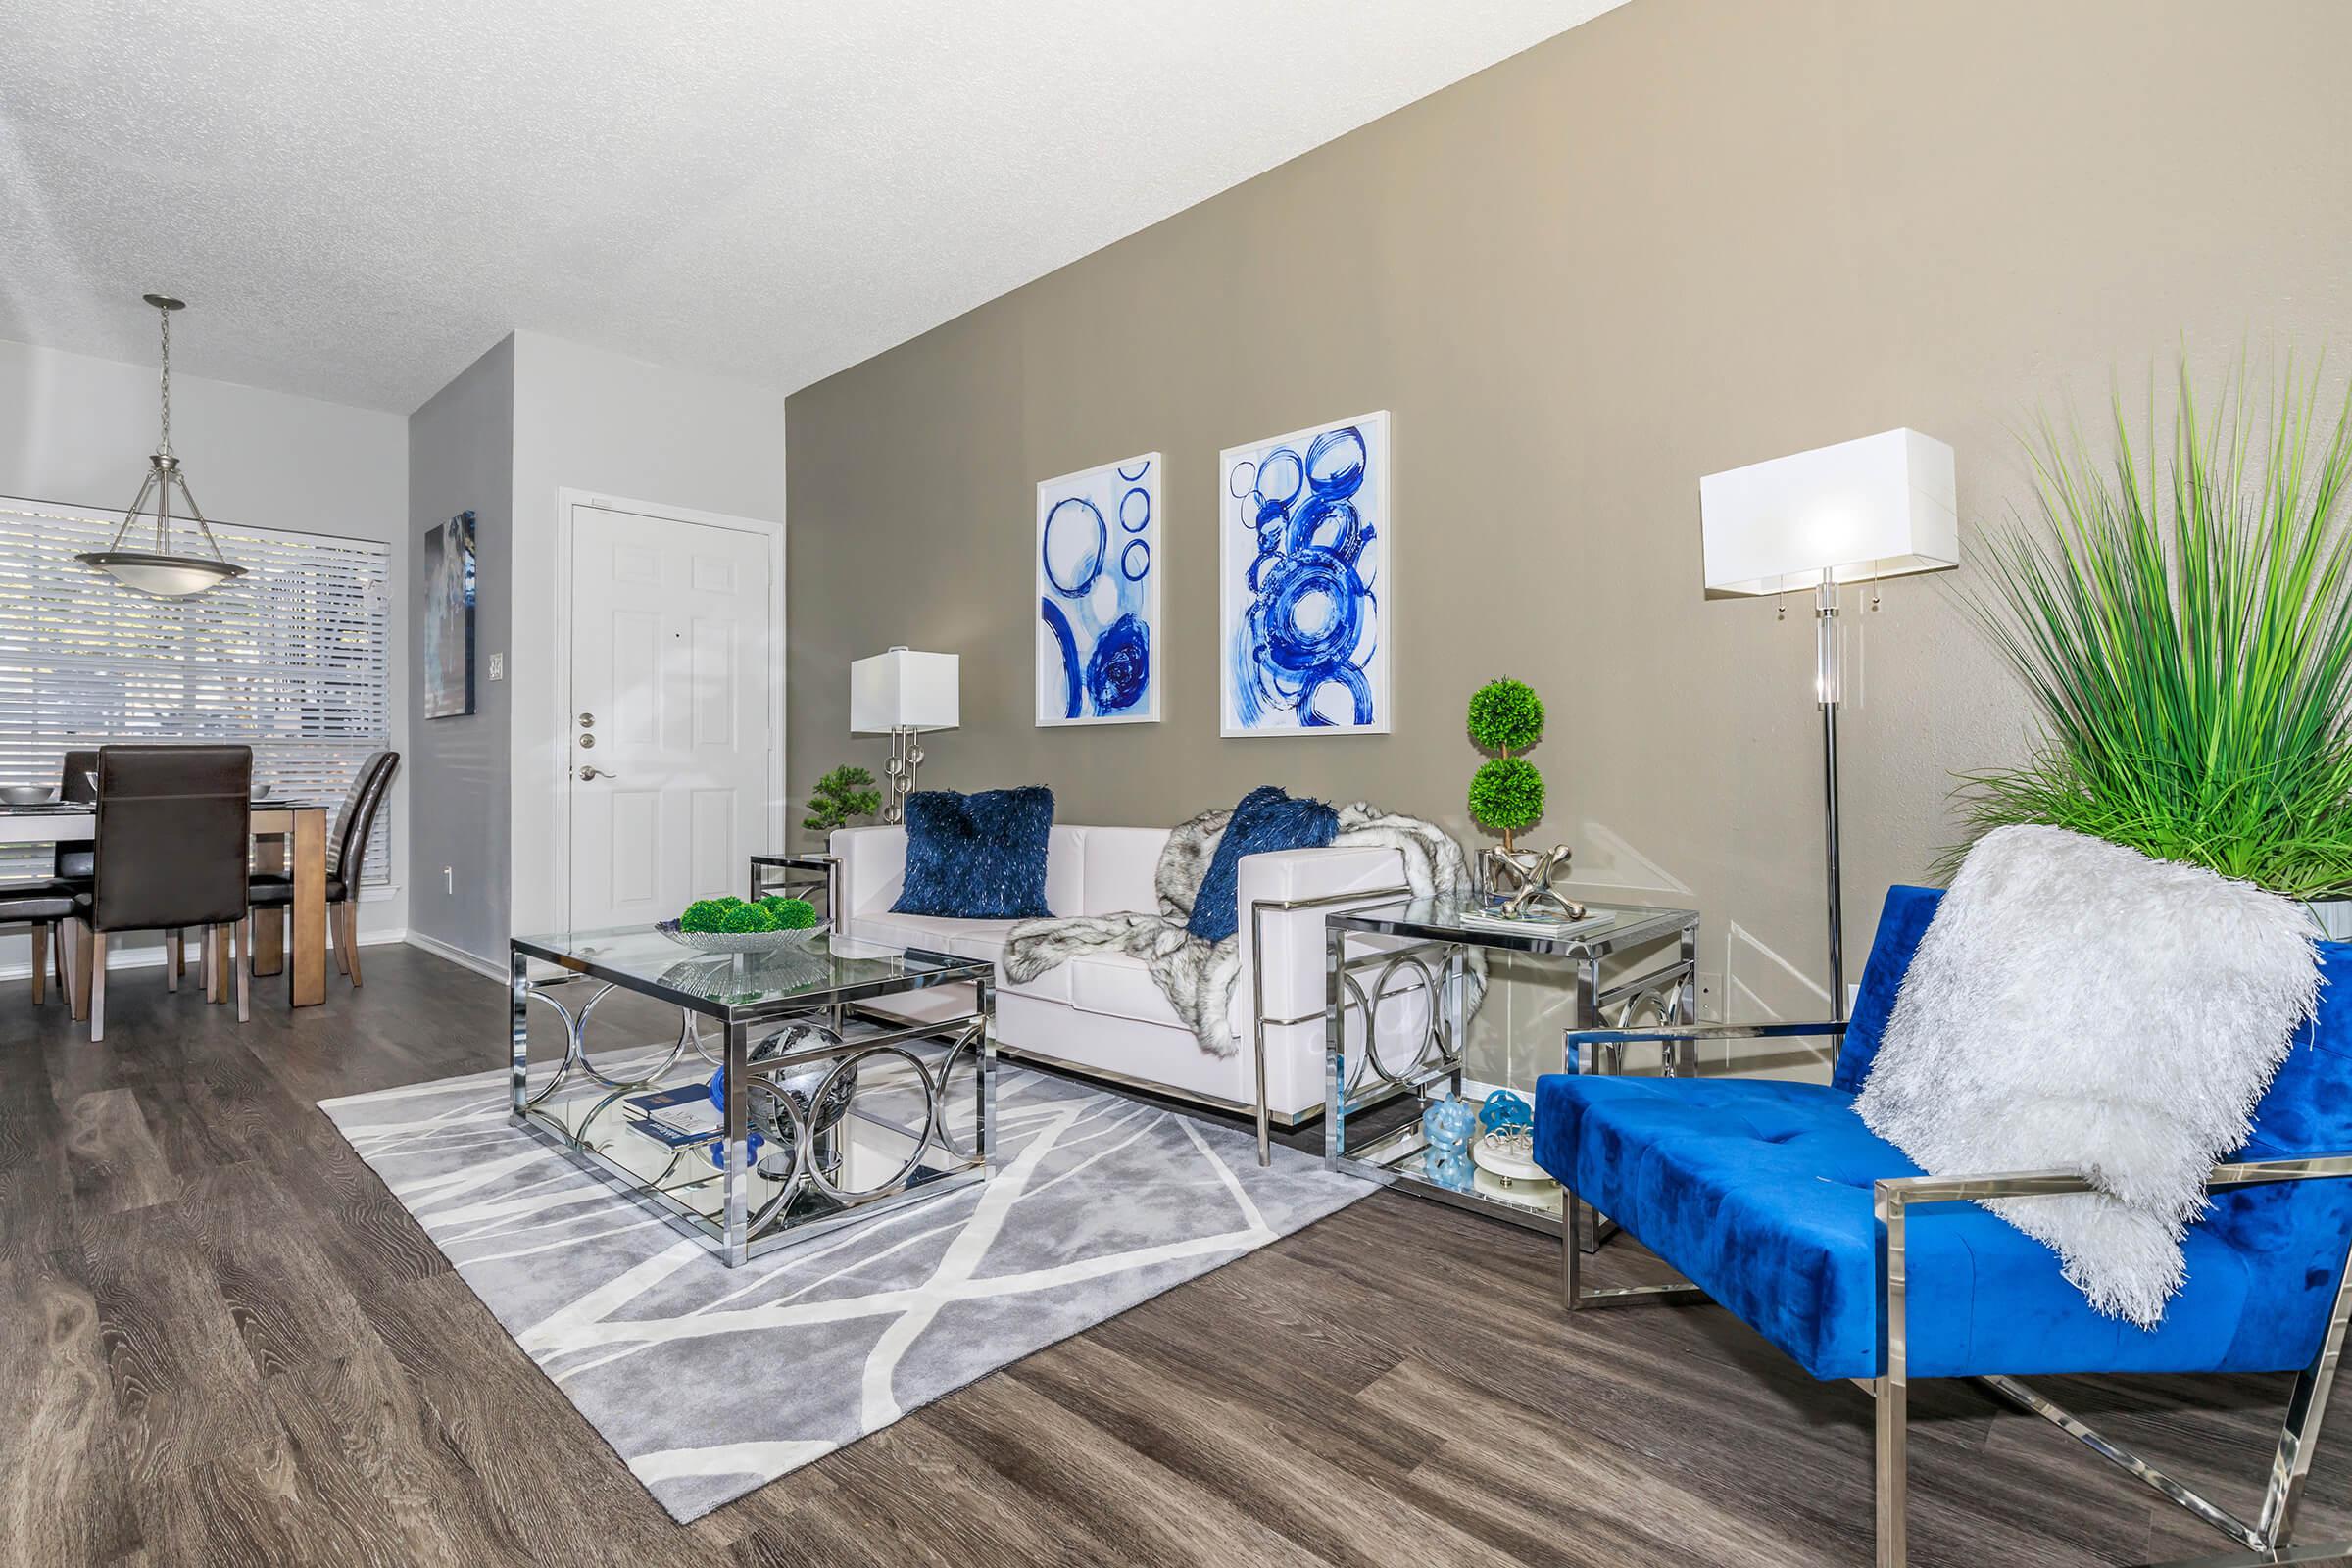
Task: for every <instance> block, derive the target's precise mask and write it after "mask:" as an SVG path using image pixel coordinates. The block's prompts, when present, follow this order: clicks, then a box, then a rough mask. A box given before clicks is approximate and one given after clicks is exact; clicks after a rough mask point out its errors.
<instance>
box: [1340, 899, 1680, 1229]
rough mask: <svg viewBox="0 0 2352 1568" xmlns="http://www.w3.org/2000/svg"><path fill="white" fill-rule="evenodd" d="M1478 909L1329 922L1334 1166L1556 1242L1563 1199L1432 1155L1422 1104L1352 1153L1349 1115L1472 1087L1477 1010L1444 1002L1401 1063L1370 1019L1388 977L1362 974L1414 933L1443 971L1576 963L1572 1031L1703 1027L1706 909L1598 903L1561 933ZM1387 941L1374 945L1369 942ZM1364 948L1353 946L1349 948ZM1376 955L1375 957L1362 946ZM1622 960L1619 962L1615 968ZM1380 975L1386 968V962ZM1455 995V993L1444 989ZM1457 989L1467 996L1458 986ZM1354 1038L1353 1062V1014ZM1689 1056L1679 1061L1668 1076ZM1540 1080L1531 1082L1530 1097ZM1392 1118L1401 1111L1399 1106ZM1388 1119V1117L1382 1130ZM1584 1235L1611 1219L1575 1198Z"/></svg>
mask: <svg viewBox="0 0 2352 1568" xmlns="http://www.w3.org/2000/svg"><path fill="white" fill-rule="evenodd" d="M1478 908H1479V906H1478V905H1476V904H1475V903H1473V902H1471V901H1469V900H1464V899H1457V898H1444V897H1441V898H1426V899H1399V900H1397V901H1396V902H1394V903H1390V904H1379V905H1372V906H1369V907H1360V908H1352V909H1347V910H1343V911H1338V912H1334V913H1333V914H1331V915H1329V916H1327V917H1326V918H1325V920H1324V931H1325V939H1326V941H1327V943H1328V945H1329V946H1328V952H1327V954H1326V959H1325V963H1324V970H1323V972H1324V976H1325V986H1326V991H1325V998H1324V1012H1323V1020H1324V1040H1325V1045H1326V1050H1327V1052H1328V1053H1329V1056H1328V1060H1329V1067H1328V1071H1329V1074H1330V1079H1329V1083H1330V1087H1329V1090H1328V1092H1327V1099H1326V1103H1327V1105H1328V1109H1327V1111H1326V1113H1325V1117H1324V1122H1323V1129H1324V1131H1323V1158H1324V1163H1325V1164H1326V1165H1327V1166H1329V1167H1330V1168H1331V1169H1333V1170H1345V1171H1348V1172H1351V1173H1352V1174H1354V1175H1358V1176H1362V1177H1366V1178H1368V1179H1370V1180H1373V1181H1378V1182H1381V1183H1383V1184H1385V1185H1388V1186H1393V1187H1398V1188H1402V1189H1403V1190H1405V1191H1407V1192H1410V1193H1414V1194H1416V1195H1418V1196H1420V1197H1423V1198H1428V1199H1432V1200H1435V1201H1438V1202H1441V1203H1449V1204H1452V1205H1453V1206H1455V1207H1457V1208H1465V1209H1470V1210H1472V1211H1474V1212H1478V1213H1484V1214H1490V1215H1492V1216H1494V1217H1495V1218H1497V1219H1503V1220H1507V1221H1509V1222H1510V1223H1512V1224H1514V1225H1522V1226H1525V1227H1527V1228H1528V1229H1531V1230H1538V1231H1543V1232H1544V1233H1546V1234H1548V1235H1553V1236H1557V1235H1558V1234H1560V1229H1561V1223H1562V1221H1561V1214H1560V1203H1561V1200H1560V1194H1559V1190H1558V1188H1557V1187H1556V1186H1555V1185H1552V1184H1549V1183H1544V1184H1543V1185H1542V1187H1541V1188H1539V1189H1537V1190H1533V1191H1531V1190H1528V1189H1525V1188H1521V1189H1517V1190H1514V1189H1512V1188H1510V1187H1507V1186H1504V1185H1502V1184H1500V1183H1495V1182H1490V1181H1479V1180H1471V1181H1468V1182H1464V1181H1462V1180H1460V1179H1459V1178H1458V1176H1457V1177H1456V1178H1455V1179H1451V1180H1448V1179H1446V1176H1445V1172H1444V1171H1443V1170H1441V1169H1438V1168H1436V1167H1435V1166H1434V1165H1433V1162H1431V1161H1430V1160H1429V1158H1428V1155H1429V1153H1430V1149H1429V1145H1428V1142H1427V1140H1426V1139H1425V1138H1424V1137H1423V1136H1422V1131H1421V1116H1420V1114H1419V1112H1418V1111H1417V1110H1416V1111H1415V1112H1414V1113H1413V1115H1412V1116H1411V1118H1410V1119H1409V1120H1407V1121H1405V1122H1404V1123H1403V1124H1402V1125H1401V1126H1397V1127H1394V1128H1392V1129H1391V1130H1389V1131H1387V1132H1385V1133H1382V1134H1379V1135H1378V1136H1375V1137H1373V1138H1372V1139H1370V1140H1369V1141H1368V1142H1365V1143H1363V1144H1361V1145H1359V1146H1354V1147H1350V1145H1349V1142H1348V1117H1349V1115H1350V1114H1352V1113H1356V1112H1360V1111H1365V1110H1369V1109H1371V1108H1372V1107H1374V1106H1375V1105H1379V1104H1381V1103H1383V1102H1385V1101H1388V1100H1390V1099H1392V1098H1393V1097H1395V1096H1396V1095H1397V1094H1398V1093H1400V1092H1402V1093H1409V1094H1410V1095H1412V1096H1413V1097H1414V1099H1415V1100H1417V1101H1419V1102H1420V1103H1423V1104H1426V1103H1429V1102H1431V1101H1434V1100H1439V1099H1443V1098H1444V1097H1446V1095H1449V1094H1450V1095H1459V1094H1461V1093H1463V1082H1464V1079H1465V1076H1466V1073H1465V1057H1466V1055H1467V1053H1468V1044H1469V1041H1468V1034H1469V1029H1468V1022H1469V1020H1468V1018H1467V1017H1466V1016H1464V1015H1463V1009H1462V1008H1461V1006H1460V1005H1459V1004H1458V1002H1457V1003H1456V1004H1455V1005H1452V1006H1449V1007H1446V1008H1443V1009H1440V1016H1438V1017H1435V1018H1433V1019H1432V1022H1431V1037H1432V1038H1431V1042H1430V1044H1429V1045H1428V1046H1427V1047H1425V1049H1424V1050H1423V1051H1422V1052H1421V1053H1420V1054H1418V1055H1417V1056H1416V1057H1415V1058H1414V1060H1413V1061H1411V1062H1410V1063H1406V1064H1392V1063H1389V1062H1387V1061H1384V1060H1382V1059H1381V1057H1380V1054H1379V1053H1378V1052H1376V1051H1373V1050H1371V1049H1370V1048H1369V1042H1371V1041H1373V1040H1374V1038H1375V1030H1374V1029H1373V1027H1372V1019H1371V1017H1370V1016H1369V1014H1371V1013H1372V1012H1373V1011H1375V1010H1376V1009H1377V1006H1378V999H1379V998H1380V996H1381V995H1382V993H1383V992H1384V991H1385V989H1386V988H1385V984H1384V982H1383V981H1381V980H1379V979H1374V980H1373V981H1372V982H1371V984H1370V985H1369V986H1368V987H1367V985H1366V984H1365V983H1364V982H1363V981H1362V980H1361V979H1360V978H1359V975H1361V974H1362V973H1363V972H1365V971H1366V970H1367V967H1368V965H1379V964H1387V963H1393V962H1394V961H1395V960H1396V959H1397V956H1398V951H1397V941H1396V939H1398V938H1403V939H1406V940H1407V941H1408V942H1409V943H1410V944H1411V946H1410V947H1409V948H1408V949H1406V950H1404V951H1406V952H1408V953H1411V954H1414V955H1418V956H1420V961H1421V962H1422V963H1425V964H1428V965H1429V966H1430V968H1432V969H1434V970H1436V971H1438V972H1443V973H1448V974H1452V973H1459V972H1460V967H1461V965H1462V964H1463V963H1464V961H1465V960H1466V958H1467V956H1468V954H1469V953H1470V952H1471V951H1472V950H1474V949H1483V950H1486V951H1487V952H1490V953H1509V954H1517V955H1523V956H1532V957H1535V958H1539V959H1550V960H1553V961H1555V962H1557V963H1559V964H1560V965H1562V966H1564V967H1566V968H1567V969H1568V970H1569V971H1570V978H1571V979H1572V981H1573V984H1574V989H1575V1008H1574V1023H1573V1025H1572V1027H1573V1028H1575V1029H1595V1028H1601V1027H1604V1026H1607V1025H1612V1024H1616V1023H1618V1022H1620V1021H1621V1020H1629V1019H1635V1018H1654V1019H1656V1020H1657V1021H1659V1022H1661V1023H1695V1022H1696V1021H1697V1012H1698V1008H1697V1004H1698V911H1697V910H1696V909H1661V908H1648V907H1638V906H1632V905H1620V906H1616V907H1606V908H1603V907H1594V908H1593V909H1592V911H1591V913H1590V915H1589V917H1588V918H1586V919H1584V920H1581V921H1577V922H1575V923H1573V924H1571V925H1570V926H1569V927H1568V928H1567V929H1565V930H1553V931H1544V930H1541V929H1537V930H1530V929H1526V928H1517V929H1512V928H1506V927H1501V926H1497V925H1495V924H1490V923H1488V922H1485V921H1480V920H1474V919H1472V918H1470V916H1471V915H1473V914H1474V913H1475V912H1476V911H1477V909H1478ZM1375 938H1377V939H1383V940H1380V941H1377V942H1375V941H1371V940H1368V939H1375ZM1351 943H1352V944H1353V945H1354V947H1353V948H1352V949H1351V947H1350V944H1351ZM1667 943H1672V944H1673V947H1672V948H1671V949H1669V950H1667V953H1668V954H1669V955H1670V956H1659V957H1656V958H1653V959H1651V960H1650V961H1648V962H1646V963H1640V956H1641V955H1642V954H1643V953H1644V951H1645V950H1651V949H1660V948H1663V947H1664V945H1665V944H1667ZM1367 949H1368V950H1371V951H1369V952H1366V951H1363V950H1367ZM1629 959H1630V960H1634V961H1636V962H1637V963H1638V964H1639V967H1638V968H1637V969H1636V970H1635V972H1633V973H1631V974H1623V975H1621V976H1620V977H1618V978H1617V979H1615V980H1614V981H1613V983H1611V984H1608V985H1606V986H1604V985H1603V984H1602V973H1601V971H1602V968H1603V966H1604V964H1605V965H1609V966H1610V967H1611V968H1613V969H1614V968H1617V967H1619V966H1620V964H1621V963H1622V962H1623V961H1625V960H1629ZM1612 960H1618V961H1617V962H1612ZM1373 972H1375V973H1377V972H1378V970H1377V968H1374V970H1373ZM1448 989H1449V990H1451V989H1453V988H1448ZM1454 994H1455V995H1456V996H1457V997H1458V995H1459V993H1458V990H1456V991H1455V993H1454ZM1351 1014H1352V1015H1353V1018H1354V1022H1355V1025H1356V1027H1357V1030H1358V1031H1359V1032H1358V1035H1357V1038H1358V1039H1360V1040H1363V1041H1365V1042H1367V1048H1366V1049H1365V1050H1363V1051H1360V1052H1358V1053H1357V1054H1356V1059H1355V1060H1354V1061H1352V1062H1351V1061H1350V1060H1349V1057H1348V1052H1347V1049H1346V1048H1347V1040H1348V1025H1349V1020H1350V1015H1351ZM1621 1055H1622V1053H1618V1054H1610V1055H1606V1056H1602V1055H1597V1054H1596V1055H1595V1056H1594V1057H1593V1059H1590V1060H1583V1061H1569V1060H1565V1059H1563V1061H1562V1064H1561V1065H1562V1069H1563V1070H1565V1071H1568V1072H1615V1071H1617V1070H1619V1068H1620V1066H1621V1064H1622V1063H1621V1060H1620V1057H1621ZM1689 1065H1690V1063H1689V1062H1688V1060H1687V1059H1685V1058H1683V1057H1680V1056H1678V1057H1672V1058H1670V1059H1669V1060H1668V1061H1667V1062H1666V1063H1665V1069H1666V1071H1667V1072H1669V1073H1673V1072H1678V1071H1682V1070H1685V1069H1687V1068H1688V1067H1689ZM1532 1090H1533V1085H1532V1084H1531V1085H1528V1086H1526V1091H1527V1094H1526V1098H1528V1099H1530V1100H1532V1099H1534V1095H1533V1093H1532ZM1392 1114H1393V1113H1392ZM1388 1119H1389V1118H1388V1117H1387V1116H1384V1117H1383V1118H1382V1120H1383V1122H1384V1124H1385V1123H1386V1122H1387V1121H1388ZM1577 1223H1578V1239H1579V1242H1580V1244H1581V1245H1582V1246H1583V1248H1584V1250H1586V1251H1591V1250H1593V1248H1595V1247H1597V1246H1598V1245H1599V1244H1600V1243H1601V1242H1602V1241H1603V1240H1605V1239H1606V1237H1607V1234H1608V1232H1609V1231H1610V1230H1611V1229H1613V1228H1614V1227H1612V1226H1610V1225H1609V1224H1608V1222H1607V1221H1606V1220H1605V1219H1603V1218H1602V1217H1601V1216H1599V1215H1598V1214H1596V1213H1594V1212H1593V1210H1592V1209H1591V1208H1589V1207H1586V1206H1584V1205H1581V1204H1580V1205H1579V1212H1578V1216H1577Z"/></svg>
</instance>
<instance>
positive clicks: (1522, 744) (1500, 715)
mask: <svg viewBox="0 0 2352 1568" xmlns="http://www.w3.org/2000/svg"><path fill="white" fill-rule="evenodd" d="M1470 738H1471V739H1472V740H1473V741H1476V742H1477V743H1478V744H1479V745H1481V746H1483V747H1485V748H1486V749H1487V750H1488V751H1490V752H1523V751H1526V750H1527V749H1528V748H1529V747H1530V746H1533V745H1535V744H1536V742H1538V741H1540V740H1542V739H1543V738H1544V700H1543V699H1542V698H1540V697H1538V696H1537V695H1536V689H1535V688H1534V687H1533V686H1530V685H1529V684H1528V683H1527V682H1525V681H1523V680H1510V679H1507V678H1506V679H1503V680H1491V681H1489V682H1487V683H1486V684H1485V685H1484V686H1481V687H1480V688H1479V689H1478V690H1477V691H1474V692H1472V693H1471V694H1470Z"/></svg>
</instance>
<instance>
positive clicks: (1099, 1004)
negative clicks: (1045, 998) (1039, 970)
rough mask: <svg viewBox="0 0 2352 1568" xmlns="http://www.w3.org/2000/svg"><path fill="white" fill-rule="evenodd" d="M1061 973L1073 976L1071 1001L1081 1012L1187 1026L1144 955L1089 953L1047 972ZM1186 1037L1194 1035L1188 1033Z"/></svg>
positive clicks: (1174, 1025)
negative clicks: (1178, 1015) (1141, 956)
mask: <svg viewBox="0 0 2352 1568" xmlns="http://www.w3.org/2000/svg"><path fill="white" fill-rule="evenodd" d="M1057 972H1058V973H1063V974H1067V975H1068V976H1069V977H1070V1002H1071V1005H1074V1006H1076V1007H1077V1008H1078V1010H1079V1011H1081V1012H1100V1013H1103V1014H1105V1015H1107V1016H1109V1017H1113V1018H1133V1019H1134V1020H1135V1021H1136V1022H1138V1023H1156V1024H1165V1025H1166V1026H1167V1027H1169V1028H1171V1029H1182V1028H1183V1027H1184V1025H1183V1024H1182V1023H1181V1022H1180V1021H1178V1019H1177V1017H1176V1009H1175V1008H1174V1007H1172V1006H1170V1005H1168V997H1167V993H1166V992H1164V991H1162V990H1160V989H1159V982H1158V981H1156V980H1154V979H1152V971H1151V969H1150V968H1149V967H1148V966H1147V965H1146V964H1145V962H1144V960H1143V959H1141V958H1131V957H1129V956H1127V955H1126V954H1124V953H1089V954H1084V955H1082V956H1078V957H1075V958H1072V959H1071V960H1070V961H1069V962H1067V963H1064V964H1060V965H1057V966H1056V967H1055V968H1054V969H1049V970H1047V971H1046V973H1048V974H1054V973H1057ZM1185 1038H1186V1039H1187V1040H1190V1039H1191V1038H1192V1036H1191V1034H1190V1033H1189V1032H1188V1033H1187V1034H1186V1036H1185ZM1194 1049H1196V1050H1198V1049H1199V1047H1198V1046H1196V1047H1195V1048H1194Z"/></svg>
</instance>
